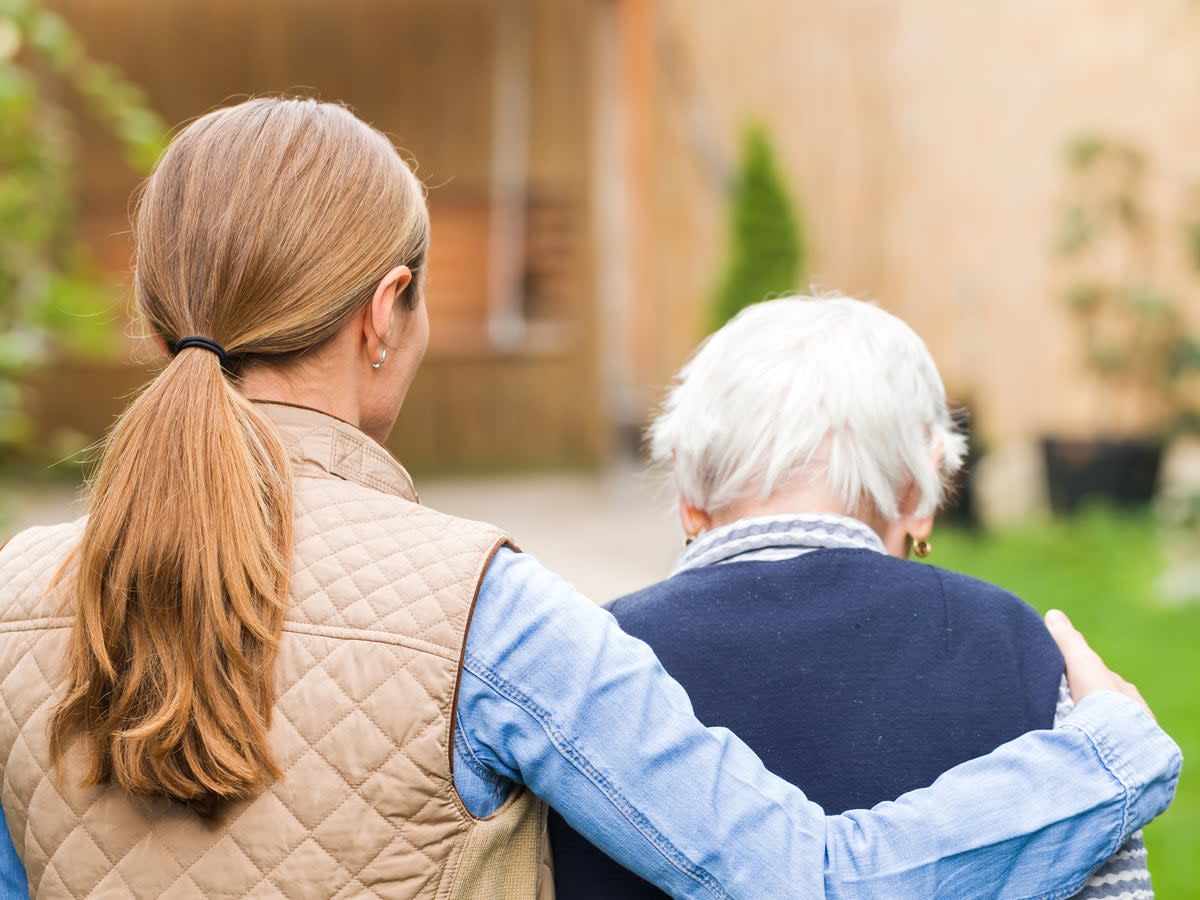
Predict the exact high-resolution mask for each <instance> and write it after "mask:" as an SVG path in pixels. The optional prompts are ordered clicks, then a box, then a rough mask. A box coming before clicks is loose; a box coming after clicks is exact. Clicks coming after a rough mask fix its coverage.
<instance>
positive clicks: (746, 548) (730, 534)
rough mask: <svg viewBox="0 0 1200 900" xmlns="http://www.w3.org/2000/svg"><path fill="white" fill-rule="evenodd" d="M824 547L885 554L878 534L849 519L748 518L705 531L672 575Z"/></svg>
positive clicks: (806, 516) (810, 516) (786, 556)
mask: <svg viewBox="0 0 1200 900" xmlns="http://www.w3.org/2000/svg"><path fill="white" fill-rule="evenodd" d="M828 549H842V550H874V551H875V552H877V553H886V552H887V551H886V550H885V549H884V546H883V541H881V540H880V539H879V535H877V534H876V533H875V532H874V531H872V530H871V528H869V527H868V526H867V525H866V524H864V523H863V522H860V521H859V520H858V519H853V518H850V517H849V516H836V515H829V514H823V513H822V514H803V515H796V514H789V515H782V516H750V517H747V518H745V519H738V520H737V521H736V522H731V523H730V524H728V525H722V526H721V527H720V528H714V529H713V530H712V531H708V532H705V534H704V535H703V536H701V537H699V538H697V539H696V540H695V541H693V542H692V543H691V544H689V545H688V547H687V549H685V550H684V551H683V553H682V554H680V556H679V559H678V560H676V562H675V568H674V569H672V570H671V574H672V575H678V574H679V573H680V572H686V571H688V570H689V569H699V568H703V567H704V566H714V565H721V564H723V563H731V562H749V561H757V562H762V561H773V560H781V559H792V558H793V557H796V556H802V555H803V554H805V553H811V552H812V551H814V550H828Z"/></svg>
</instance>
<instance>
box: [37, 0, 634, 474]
mask: <svg viewBox="0 0 1200 900" xmlns="http://www.w3.org/2000/svg"><path fill="white" fill-rule="evenodd" d="M629 5H630V6H635V5H638V4H637V3H633V4H629ZM54 7H55V8H56V9H58V10H59V11H61V12H62V13H63V14H64V16H65V17H66V18H67V19H68V20H69V21H70V22H71V23H72V24H73V25H74V26H75V27H76V28H77V29H78V31H79V33H80V35H81V37H82V38H83V39H84V41H85V43H86V44H87V46H88V47H89V50H90V52H91V53H92V54H93V55H94V56H96V57H97V58H100V59H103V60H106V61H110V62H112V63H114V64H115V65H117V66H118V67H120V68H121V69H122V70H123V72H124V73H125V74H126V75H128V76H129V77H130V79H131V80H133V81H134V82H135V83H137V84H139V85H141V86H143V87H144V89H145V90H146V92H147V94H148V96H149V99H150V103H151V105H152V106H153V107H154V108H155V109H156V110H157V111H158V112H159V113H160V114H161V115H162V116H163V117H164V118H165V119H166V120H167V121H168V122H170V123H172V124H175V123H183V122H186V121H188V120H189V119H191V118H194V117H195V116H197V115H200V114H202V113H204V112H206V111H208V110H210V109H212V108H214V107H216V106H218V105H222V104H225V103H228V102H234V101H236V100H237V99H238V98H242V97H245V96H248V95H253V94H259V93H300V94H305V95H312V96H317V97H320V98H322V99H328V100H339V101H343V102H346V103H347V104H349V105H350V106H351V107H352V108H353V109H354V110H355V111H356V112H357V113H358V114H359V115H360V116H362V117H363V118H364V119H366V120H367V121H369V122H371V123H372V124H374V125H375V126H377V127H378V128H380V129H381V130H383V131H384V132H385V133H387V134H388V135H389V136H390V137H391V138H392V139H393V140H394V142H395V144H396V145H397V146H398V147H400V148H402V149H403V151H404V152H405V153H406V154H407V155H408V156H409V157H410V158H411V159H412V160H413V161H414V162H415V164H416V167H417V170H418V174H419V175H420V177H421V178H422V180H423V181H424V182H425V183H426V184H427V185H428V187H429V200H430V207H431V212H432V218H433V223H434V232H433V234H434V237H433V243H432V248H431V263H430V273H431V274H430V282H429V291H428V300H429V309H430V316H431V320H432V325H433V336H432V341H431V349H430V353H429V356H428V358H427V362H426V364H425V367H424V368H423V369H422V371H421V373H420V375H419V376H418V379H417V381H416V383H415V384H414V386H413V389H412V391H411V392H410V394H409V399H408V402H407V404H406V407H405V410H404V412H403V413H402V415H401V419H400V421H399V423H398V426H397V430H396V433H395V435H394V436H393V442H394V445H395V449H396V450H397V451H398V453H399V455H400V456H401V457H402V458H403V459H404V460H405V461H406V462H410V463H411V464H414V465H416V466H417V467H418V468H422V467H424V468H439V469H461V468H475V467H485V468H486V467H503V466H510V465H518V466H531V465H545V464H568V465H570V464H578V463H583V464H586V463H590V462H594V461H596V460H598V459H600V458H601V457H602V456H603V455H604V454H605V452H606V450H607V448H608V445H609V433H610V429H609V427H608V425H609V421H610V411H611V409H612V406H613V404H612V402H611V394H612V379H611V378H610V377H607V376H606V372H605V370H604V366H603V364H602V359H604V358H605V353H604V352H602V346H603V345H604V343H605V341H606V340H608V339H609V338H611V335H607V336H606V333H605V329H606V327H611V325H610V324H606V323H611V322H612V321H613V320H612V314H613V310H612V309H605V308H604V301H603V300H602V296H609V295H606V294H605V282H606V281H607V282H608V286H609V287H610V288H612V287H613V285H612V282H613V272H614V271H617V270H620V269H622V268H623V266H624V260H623V257H625V256H627V252H626V251H625V249H624V246H623V240H622V238H621V236H620V235H621V229H620V223H619V218H620V210H619V203H617V204H616V205H614V200H617V199H618V198H616V197H614V196H613V193H612V190H610V188H609V185H610V184H611V183H616V184H617V185H618V188H616V190H618V191H619V190H620V187H619V185H620V184H622V181H621V177H620V172H619V171H618V170H619V161H620V159H621V158H622V156H623V153H624V150H623V141H624V138H623V136H622V133H621V131H620V129H619V127H618V120H619V119H620V112H619V110H618V108H617V104H619V103H620V102H622V100H621V97H622V90H621V71H622V69H621V62H620V58H621V50H620V44H621V41H622V28H623V27H627V26H628V25H630V24H633V20H631V19H630V18H629V16H628V14H627V11H626V10H624V9H623V6H622V3H621V2H619V0H341V2H338V3H333V2H329V0H211V2H204V3H196V2H193V0H155V2H153V3H150V2H146V0H105V2H104V3H97V2H94V0H58V2H55V3H54ZM614 88H615V90H614ZM81 121H82V122H83V126H82V127H83V129H84V130H83V132H82V134H81V147H82V148H83V149H82V169H81V171H80V173H79V187H80V192H81V200H82V203H81V210H82V218H83V226H84V228H85V230H86V237H87V240H88V244H89V245H90V248H91V249H92V251H93V253H94V254H95V255H96V256H97V258H98V259H99V260H101V262H102V263H103V264H104V265H105V266H106V267H107V268H109V269H110V270H113V271H117V272H121V271H124V270H127V268H128V265H129V260H130V257H131V241H130V237H129V227H128V202H129V196H130V194H131V192H132V190H133V189H134V188H135V186H136V183H137V176H135V175H134V174H133V173H131V172H130V171H129V169H128V168H127V167H126V166H125V165H124V164H123V162H122V160H121V156H120V151H119V148H118V147H117V145H116V143H115V141H113V140H112V139H111V138H109V137H107V136H106V135H105V134H104V133H103V131H102V130H101V129H100V128H99V127H97V126H96V125H94V124H91V123H88V121H87V119H86V117H81ZM614 179H615V182H614ZM605 223H608V224H607V225H606V224H605ZM614 236H615V237H614ZM606 238H607V240H608V241H609V244H608V245H606V244H605V240H606ZM614 241H615V243H613V242H614ZM598 259H600V260H602V262H601V263H600V265H599V266H598V265H597V260H598ZM127 280H128V279H126V281H127ZM614 289H615V290H619V289H620V287H619V285H618V286H617V287H616V288H614ZM80 375H81V378H80V379H71V386H68V385H66V384H63V383H61V380H57V379H56V380H55V381H54V382H52V383H47V384H45V385H43V390H42V395H43V396H42V406H43V410H42V413H43V417H44V418H48V419H49V420H51V421H53V422H59V423H63V424H67V425H71V426H74V427H76V428H79V429H80V430H82V431H84V432H85V433H91V434H94V433H96V432H98V431H100V430H102V429H103V427H104V426H105V425H106V424H107V422H108V421H109V420H110V419H111V417H112V415H113V414H114V412H115V409H116V408H117V407H118V406H119V404H120V402H121V400H120V399H115V400H110V399H109V396H110V395H112V396H114V397H116V396H117V395H119V394H125V393H127V392H128V390H129V389H131V388H132V386H133V385H135V384H137V383H138V382H140V381H141V380H144V378H145V372H144V371H143V370H133V369H132V368H130V367H118V368H117V369H116V370H113V369H111V368H110V367H106V366H97V367H94V371H84V372H81V373H80ZM80 384H87V385H88V387H87V389H86V390H84V391H80V390H79V385H80Z"/></svg>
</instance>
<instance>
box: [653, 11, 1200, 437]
mask: <svg viewBox="0 0 1200 900" xmlns="http://www.w3.org/2000/svg"><path fill="white" fill-rule="evenodd" d="M654 27H655V36H654V40H655V48H656V49H655V69H654V74H653V83H652V90H653V91H654V96H655V109H654V115H653V122H652V126H653V138H652V148H653V152H654V156H655V162H654V167H653V170H652V173H651V177H650V178H649V180H648V185H647V195H648V197H649V198H650V199H649V202H648V205H647V209H648V213H647V214H648V215H649V217H650V219H651V224H650V226H649V227H648V229H647V231H648V232H649V233H650V234H651V235H653V237H654V243H653V256H654V258H655V260H656V264H655V266H654V269H653V271H652V273H651V276H652V277H651V278H650V279H649V280H648V282H647V288H646V291H645V300H644V302H643V303H641V304H640V305H641V306H644V307H645V308H646V309H647V310H649V311H648V312H647V313H646V316H645V318H644V321H643V322H642V325H641V327H642V328H643V329H647V330H649V331H650V332H651V333H653V334H656V335H661V338H662V339H661V340H659V341H656V342H647V343H646V345H645V346H647V347H648V351H643V352H642V353H641V354H640V356H639V360H638V366H639V373H640V374H639V379H640V381H641V383H642V384H643V385H645V387H646V393H647V401H648V402H653V401H654V399H655V398H656V396H657V391H658V390H659V389H660V387H661V385H662V384H663V383H664V382H665V380H666V379H667V378H668V377H669V375H670V372H671V371H672V370H673V369H674V367H676V366H677V365H678V364H679V363H680V362H681V361H682V359H683V358H684V356H685V355H686V353H687V352H688V350H689V349H690V348H691V346H692V345H693V344H694V342H695V341H696V340H697V339H698V338H699V336H700V335H701V333H702V330H703V324H704V305H705V303H706V301H707V298H708V297H709V296H710V292H711V290H712V286H713V284H714V282H715V279H716V275H717V272H718V271H719V266H720V262H721V259H722V257H723V252H724V243H725V237H726V235H725V222H726V220H725V213H724V193H723V178H724V177H725V176H727V174H728V172H729V168H730V167H731V166H732V164H733V161H734V157H735V155H736V148H737V138H738V134H739V132H740V131H741V129H742V128H743V127H744V126H745V124H746V123H747V122H748V121H751V120H753V119H761V120H763V121H765V122H766V123H767V125H768V126H769V127H770V129H771V131H772V133H773V135H774V137H775V140H776V142H777V149H778V150H779V152H780V154H781V157H782V159H783V161H784V166H785V170H786V174H787V176H788V178H789V180H790V182H791V187H792V188H793V190H794V192H795V195H796V196H797V197H798V198H799V200H800V201H801V203H802V204H803V208H804V214H805V217H806V219H807V222H808V225H809V229H810V236H811V241H812V246H813V259H812V266H811V269H810V278H811V281H812V282H813V283H814V284H815V285H817V286H819V287H824V288H833V289H840V290H843V291H845V292H848V293H851V294H854V295H856V296H859V297H864V298H870V299H875V300H877V301H879V302H880V303H881V304H882V305H883V306H885V307H887V308H889V309H891V310H893V311H895V312H896V313H898V314H899V315H901V316H902V317H904V318H905V319H906V320H907V321H908V322H910V324H912V325H913V326H914V327H915V328H916V329H917V330H918V332H919V333H920V334H921V335H922V336H923V337H924V338H925V339H926V341H927V342H928V344H929V345H930V347H931V349H932V351H933V353H934V356H935V357H936V359H937V361H938V364H939V366H940V368H941V370H942V373H943V375H944V377H945V379H946V382H947V385H948V387H949V388H950V390H951V392H952V393H953V394H954V395H955V396H957V397H958V398H960V399H969V400H970V401H971V402H972V404H973V406H974V407H975V408H976V411H977V413H979V414H980V417H981V419H982V426H983V429H984V431H985V432H986V434H987V435H988V436H989V437H990V438H991V439H993V440H995V441H1002V440H1005V439H1007V438H1010V437H1011V438H1024V437H1032V436H1035V435H1037V434H1039V433H1042V432H1046V431H1057V432H1060V433H1062V432H1068V433H1076V434H1084V433H1095V432H1098V431H1103V430H1107V429H1110V428H1112V427H1113V421H1112V403H1111V400H1112V398H1111V397H1109V396H1107V395H1105V394H1104V393H1103V391H1101V390H1099V389H1097V386H1096V385H1095V383H1094V382H1093V380H1092V379H1091V378H1090V377H1089V376H1088V375H1087V373H1086V371H1085V369H1084V367H1083V365H1082V363H1081V358H1082V354H1081V348H1080V346H1079V344H1078V336H1077V335H1076V333H1075V331H1074V329H1073V327H1072V324H1071V322H1070V320H1069V317H1068V314H1067V312H1066V311H1065V309H1064V307H1063V304H1062V303H1061V302H1060V299H1059V298H1060V291H1061V283H1060V274H1059V265H1058V263H1057V262H1056V260H1055V258H1054V254H1053V245H1054V238H1055V231H1056V227H1057V224H1058V215H1059V212H1060V209H1061V201H1062V197H1063V193H1064V187H1065V183H1066V182H1065V171H1066V170H1065V167H1064V165H1063V158H1064V154H1063V150H1064V146H1065V145H1066V143H1067V142H1068V141H1069V140H1070V139H1071V138H1072V137H1074V136H1075V135H1078V134H1079V133H1081V132H1089V133H1102V134H1108V135H1111V136H1115V137H1118V138H1122V139H1128V140H1132V141H1133V142H1135V143H1137V144H1138V145H1139V146H1141V147H1142V148H1143V149H1144V150H1145V151H1146V153H1147V155H1148V157H1149V159H1150V163H1151V168H1152V192H1153V197H1152V205H1153V206H1154V208H1155V209H1156V210H1157V211H1159V212H1161V213H1163V214H1164V215H1165V216H1166V217H1167V218H1172V217H1174V218H1176V219H1177V218H1179V217H1181V216H1185V215H1187V214H1188V213H1189V210H1194V209H1195V207H1196V204H1197V196H1200V194H1198V193H1197V185H1200V153H1198V152H1197V149H1196V148H1197V147H1200V104H1198V103H1197V102H1196V97H1197V91H1198V90H1200V53H1198V52H1197V48H1200V5H1198V4H1196V3H1194V2H1191V0H1146V2H1141V3H1135V4H1129V3H1116V2H1111V0H1061V2H1049V3H1048V2H1045V0H972V2H962V0H844V2H838V3H829V2H822V0H789V2H780V0H744V2H739V3H736V4H731V3H727V2H724V0H657V3H656V9H655V26H654ZM1166 241H1167V242H1166V244H1164V246H1165V247H1166V250H1165V253H1164V255H1165V257H1167V258H1166V259H1165V262H1164V270H1163V277H1164V281H1165V282H1166V283H1168V285H1170V286H1173V287H1174V288H1175V292H1176V294H1177V295H1178V296H1179V297H1180V299H1181V300H1182V301H1183V302H1184V304H1185V305H1186V307H1187V311H1188V312H1189V313H1190V314H1192V315H1193V316H1194V317H1196V318H1198V319H1200V296H1198V294H1197V288H1196V280H1195V278H1194V276H1191V275H1186V274H1185V273H1184V272H1183V269H1184V265H1183V263H1182V262H1181V259H1180V256H1181V253H1180V246H1179V244H1178V243H1177V242H1174V238H1173V237H1171V236H1167V238H1166ZM801 287H802V286H801Z"/></svg>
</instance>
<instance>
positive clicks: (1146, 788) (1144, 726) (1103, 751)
mask: <svg viewBox="0 0 1200 900" xmlns="http://www.w3.org/2000/svg"><path fill="white" fill-rule="evenodd" d="M1061 727H1063V728H1077V729H1079V730H1080V731H1081V732H1083V734H1084V735H1085V736H1086V737H1087V738H1088V740H1090V741H1091V743H1092V746H1093V747H1094V748H1095V750H1096V755H1097V756H1098V757H1099V758H1100V761H1101V762H1102V763H1103V764H1104V767H1105V768H1106V769H1108V771H1109V773H1110V774H1111V775H1112V776H1113V778H1115V779H1116V780H1117V781H1118V782H1119V783H1120V784H1121V786H1122V787H1123V788H1124V789H1125V808H1124V822H1123V823H1122V834H1121V840H1120V841H1119V842H1118V844H1120V843H1124V842H1125V840H1126V839H1127V838H1128V837H1129V836H1130V835H1131V834H1133V832H1135V831H1137V830H1138V829H1139V828H1142V827H1143V826H1144V825H1146V824H1147V823H1148V822H1149V821H1150V820H1151V819H1153V818H1154V817H1155V816H1157V815H1160V814H1161V813H1162V812H1163V811H1164V810H1165V809H1166V808H1167V807H1168V806H1169V805H1170V804H1171V800H1172V799H1173V798H1174V797H1175V788H1176V786H1177V785H1178V783H1179V771H1180V769H1181V768H1182V767H1183V754H1182V753H1181V752H1180V749H1179V745H1178V744H1176V743H1175V741H1173V740H1172V739H1171V738H1170V736H1168V735H1167V733H1166V732H1165V731H1163V730H1162V728H1160V727H1159V726H1158V724H1157V723H1156V722H1155V721H1154V719H1152V718H1151V717H1150V716H1149V715H1147V714H1146V711H1145V710H1143V709H1142V707H1141V706H1139V705H1138V704H1137V703H1135V702H1134V701H1133V700H1130V699H1129V698H1128V697H1125V696H1124V695H1122V694H1118V693H1115V692H1113V691H1098V692H1096V693H1094V694H1091V695H1089V696H1087V697H1085V698H1084V699H1083V701H1082V702H1080V703H1079V704H1078V705H1077V706H1076V707H1075V709H1074V710H1072V711H1071V713H1070V714H1069V715H1068V716H1067V717H1066V718H1065V719H1064V720H1063V722H1062V725H1061Z"/></svg>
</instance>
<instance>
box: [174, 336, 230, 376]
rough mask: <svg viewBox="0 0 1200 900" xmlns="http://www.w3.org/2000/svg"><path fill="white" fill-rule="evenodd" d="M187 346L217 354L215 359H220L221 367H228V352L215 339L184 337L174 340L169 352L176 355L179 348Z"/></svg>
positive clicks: (183, 348) (184, 348) (182, 348)
mask: <svg viewBox="0 0 1200 900" xmlns="http://www.w3.org/2000/svg"><path fill="white" fill-rule="evenodd" d="M188 347H199V348H200V349H201V350H207V351H208V352H209V353H215V354H217V359H219V360H221V368H222V369H227V368H229V354H228V353H226V352H225V348H224V347H222V346H221V345H220V344H218V343H217V342H216V341H210V340H209V339H208V338H206V337H185V338H181V339H179V340H178V341H176V342H175V346H174V348H172V351H171V352H172V353H174V354H175V355H176V356H178V355H179V352H180V351H181V350H186V349H187V348H188Z"/></svg>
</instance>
